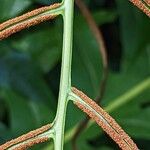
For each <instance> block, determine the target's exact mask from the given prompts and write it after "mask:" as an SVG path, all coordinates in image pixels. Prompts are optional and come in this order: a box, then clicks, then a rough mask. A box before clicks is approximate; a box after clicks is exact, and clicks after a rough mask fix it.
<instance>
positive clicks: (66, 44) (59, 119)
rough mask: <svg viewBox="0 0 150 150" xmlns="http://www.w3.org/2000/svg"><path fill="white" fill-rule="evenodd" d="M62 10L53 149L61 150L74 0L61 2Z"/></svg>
mask: <svg viewBox="0 0 150 150" xmlns="http://www.w3.org/2000/svg"><path fill="white" fill-rule="evenodd" d="M63 5H64V12H63V20H64V35H63V51H62V66H61V67H62V68H61V79H60V90H59V98H58V108H57V114H56V118H55V130H56V135H55V140H54V142H55V143H54V146H55V150H63V144H64V128H65V118H66V108H67V103H68V93H69V92H70V91H69V90H70V88H71V60H72V41H73V40H72V39H73V11H74V8H73V7H74V0H65V1H64V2H63Z"/></svg>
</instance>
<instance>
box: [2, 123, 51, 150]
mask: <svg viewBox="0 0 150 150" xmlns="http://www.w3.org/2000/svg"><path fill="white" fill-rule="evenodd" d="M50 128H51V124H48V125H45V126H43V127H41V128H39V129H36V130H33V131H30V132H29V133H27V134H24V135H22V136H20V137H18V138H16V139H13V140H11V141H8V142H7V143H5V144H3V145H1V146H0V150H5V149H7V148H9V147H11V146H13V145H16V144H18V143H20V142H23V141H26V140H28V139H31V138H34V137H36V136H38V135H39V134H41V133H43V132H45V131H47V130H48V129H50ZM46 139H47V138H46ZM46 139H45V140H46ZM40 140H41V141H43V140H44V139H41V138H40ZM36 141H39V140H38V139H36ZM36 141H35V142H36ZM31 143H32V142H30V144H31ZM27 144H28V143H26V145H27ZM24 146H25V145H24Z"/></svg>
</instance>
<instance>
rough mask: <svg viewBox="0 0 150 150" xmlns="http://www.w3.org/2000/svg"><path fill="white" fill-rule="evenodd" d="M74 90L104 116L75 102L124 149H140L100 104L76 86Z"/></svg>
mask: <svg viewBox="0 0 150 150" xmlns="http://www.w3.org/2000/svg"><path fill="white" fill-rule="evenodd" d="M72 91H73V92H74V93H75V94H76V95H78V96H79V97H80V98H81V99H82V100H84V101H85V102H86V103H87V104H88V105H89V106H90V107H91V108H92V109H94V110H95V111H96V112H97V113H98V114H100V115H101V116H102V117H103V118H104V120H105V121H104V120H103V119H101V118H100V117H99V116H98V115H97V114H95V113H94V112H93V111H92V110H90V109H89V108H88V107H86V106H84V105H83V104H81V103H80V102H75V104H76V105H77V106H78V107H79V108H80V109H81V110H83V111H84V112H85V113H87V114H88V115H89V116H90V117H91V118H92V119H93V120H95V121H96V123H97V124H98V125H99V126H101V127H102V129H103V130H104V131H105V132H106V133H107V134H108V135H109V136H110V137H111V138H112V139H113V140H114V141H115V142H116V143H117V144H118V145H119V147H120V148H121V149H123V150H129V149H132V150H138V148H137V146H136V144H135V143H134V142H133V141H132V139H131V138H130V137H129V136H128V135H127V134H126V133H125V132H124V130H123V129H122V128H121V127H120V126H119V125H118V124H117V122H116V121H115V120H114V119H113V118H112V117H111V116H110V115H109V114H108V113H107V112H106V111H104V110H103V109H102V108H101V107H100V106H98V105H97V104H96V103H95V102H94V101H93V100H92V99H90V98H89V97H88V96H86V95H85V94H84V93H83V92H81V91H79V90H78V89H76V88H72Z"/></svg>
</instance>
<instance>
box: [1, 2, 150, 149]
mask: <svg viewBox="0 0 150 150" xmlns="http://www.w3.org/2000/svg"><path fill="white" fill-rule="evenodd" d="M54 2H55V1H54V0H0V22H3V21H5V20H7V19H9V18H12V17H15V16H18V15H21V14H23V13H25V12H27V11H29V10H32V9H34V8H39V7H41V6H44V5H49V4H52V3H54ZM85 2H86V4H87V6H88V7H89V9H90V10H91V13H92V15H93V16H94V19H95V21H96V23H97V24H98V25H99V27H100V28H101V30H102V33H103V36H104V39H105V43H106V47H107V52H108V58H109V77H108V82H107V86H106V91H105V96H104V98H103V100H102V102H101V105H102V106H108V105H109V103H110V102H113V101H115V100H116V99H117V98H118V97H119V96H122V95H123V94H124V93H126V92H127V93H128V91H131V90H132V89H133V87H135V86H136V85H137V84H139V83H140V82H142V81H144V79H146V78H148V76H149V70H150V69H149V68H150V19H149V18H148V17H147V16H146V15H145V14H143V13H142V12H141V11H140V10H138V9H137V8H136V7H135V6H133V5H132V4H131V3H130V2H129V1H127V0H111V1H110V0H85ZM62 29H63V22H62V18H61V17H58V18H57V19H55V20H53V21H48V22H45V23H42V24H40V25H38V26H36V27H30V28H29V29H26V30H24V31H21V32H20V33H17V34H15V35H13V36H11V37H9V38H8V39H6V40H3V41H0V144H2V143H4V142H6V141H7V140H10V139H12V138H14V137H17V136H19V135H21V134H23V133H26V132H27V131H30V130H32V129H35V128H38V127H41V126H42V125H45V124H47V123H49V122H52V120H53V119H54V116H55V113H56V108H57V98H58V88H59V77H60V68H61V51H62V48H61V47H62V32H63V31H62ZM101 79H102V61H101V55H100V53H99V49H98V45H97V42H96V41H95V38H94V36H93V35H92V33H91V31H90V30H89V27H88V25H87V23H86V21H85V19H84V18H83V17H82V14H81V13H80V12H79V10H78V8H77V7H75V21H74V47H73V64H72V84H73V86H76V87H78V88H79V89H81V90H82V91H84V92H85V93H87V94H88V95H89V96H90V97H91V98H95V97H96V96H97V95H98V91H99V84H100V81H101ZM130 99H131V100H132V101H130V102H128V103H126V104H124V105H122V106H121V107H120V108H118V109H116V110H114V111H113V112H111V115H112V116H113V117H114V118H115V119H116V120H117V121H118V122H119V124H120V125H121V126H122V127H123V129H124V130H125V131H126V132H127V133H129V135H130V136H131V137H132V138H133V139H134V140H135V142H136V143H137V145H138V146H139V148H140V149H141V150H149V147H150V146H149V143H150V94H149V90H144V91H143V92H142V93H140V94H139V95H138V96H136V97H134V98H130ZM84 117H85V115H84V114H83V113H82V112H81V111H80V110H78V109H77V108H76V107H74V106H73V104H69V107H68V111H67V123H66V131H67V130H68V129H70V128H72V127H73V126H74V125H76V124H77V123H78V122H79V121H80V120H83V118H84ZM78 146H79V147H80V149H81V150H115V149H118V147H117V146H116V145H115V144H114V142H113V141H112V140H111V139H110V138H109V137H107V136H106V135H105V134H104V133H103V132H101V130H100V129H99V128H98V127H97V125H95V124H94V125H93V126H92V127H90V128H89V129H88V130H87V131H86V133H85V132H83V134H82V135H81V137H80V140H78ZM35 149H44V150H46V149H48V146H47V144H43V145H40V147H35ZM70 149H71V144H70V142H69V143H67V144H65V150H70Z"/></svg>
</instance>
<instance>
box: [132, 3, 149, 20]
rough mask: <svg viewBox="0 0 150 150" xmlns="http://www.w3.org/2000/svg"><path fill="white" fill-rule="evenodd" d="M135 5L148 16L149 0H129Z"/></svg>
mask: <svg viewBox="0 0 150 150" xmlns="http://www.w3.org/2000/svg"><path fill="white" fill-rule="evenodd" d="M130 1H131V2H132V3H133V4H134V5H135V6H137V7H138V8H139V9H141V10H142V11H143V12H144V13H145V14H146V15H147V16H148V17H150V0H144V1H143V0H130Z"/></svg>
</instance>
